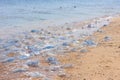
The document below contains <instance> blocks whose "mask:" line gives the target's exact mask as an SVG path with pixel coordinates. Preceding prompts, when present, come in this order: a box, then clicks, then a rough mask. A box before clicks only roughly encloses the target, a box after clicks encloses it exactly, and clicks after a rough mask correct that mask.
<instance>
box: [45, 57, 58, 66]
mask: <svg viewBox="0 0 120 80" xmlns="http://www.w3.org/2000/svg"><path fill="white" fill-rule="evenodd" d="M46 61H47V62H48V63H50V64H58V61H57V59H56V58H55V57H48V58H47V60H46Z"/></svg>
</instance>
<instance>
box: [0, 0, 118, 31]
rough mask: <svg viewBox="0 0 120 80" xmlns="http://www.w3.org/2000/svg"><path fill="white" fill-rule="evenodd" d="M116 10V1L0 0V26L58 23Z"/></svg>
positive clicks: (111, 12)
mask: <svg viewBox="0 0 120 80" xmlns="http://www.w3.org/2000/svg"><path fill="white" fill-rule="evenodd" d="M117 13H120V0H0V28H1V29H2V28H3V27H4V28H8V27H9V28H10V27H24V26H29V25H30V26H40V25H42V27H45V26H49V25H53V24H54V25H58V24H64V23H68V22H74V21H82V20H87V19H91V18H95V17H101V16H104V15H114V14H117Z"/></svg>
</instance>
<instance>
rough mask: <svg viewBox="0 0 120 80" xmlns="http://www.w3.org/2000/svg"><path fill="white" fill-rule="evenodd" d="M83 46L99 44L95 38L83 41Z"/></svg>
mask: <svg viewBox="0 0 120 80" xmlns="http://www.w3.org/2000/svg"><path fill="white" fill-rule="evenodd" d="M82 45H83V46H96V45H97V44H96V43H95V41H93V40H85V41H84V42H83V43H82Z"/></svg>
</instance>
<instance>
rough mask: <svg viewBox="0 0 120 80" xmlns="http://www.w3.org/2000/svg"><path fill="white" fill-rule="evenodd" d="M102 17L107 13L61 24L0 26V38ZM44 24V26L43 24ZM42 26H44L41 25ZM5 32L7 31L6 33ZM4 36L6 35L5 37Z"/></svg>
mask: <svg viewBox="0 0 120 80" xmlns="http://www.w3.org/2000/svg"><path fill="white" fill-rule="evenodd" d="M116 15H118V14H115V15H109V16H111V17H112V16H116ZM104 17H108V16H107V15H105V16H102V17H95V18H92V19H87V20H81V21H80V20H77V21H72V22H68V23H67V22H64V23H63V24H54V23H53V24H51V25H49V23H50V21H47V22H46V21H45V22H43V23H42V25H35V26H30V25H26V26H13V27H5V28H4V27H2V28H1V30H0V32H1V33H0V36H1V38H3V39H5V38H8V37H9V38H10V36H12V35H15V34H20V33H22V32H29V31H30V30H32V29H38V30H40V29H45V30H49V29H50V30H53V28H60V29H62V28H64V27H65V26H68V27H69V26H71V25H72V26H77V27H80V26H84V25H87V24H89V23H91V22H92V21H93V20H95V19H99V18H104ZM44 24H45V26H44ZM43 26H44V27H43ZM64 29H65V28H64ZM6 32H7V33H6ZM5 36H6V37H5Z"/></svg>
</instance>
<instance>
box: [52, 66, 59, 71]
mask: <svg viewBox="0 0 120 80" xmlns="http://www.w3.org/2000/svg"><path fill="white" fill-rule="evenodd" d="M60 68H61V67H60V66H50V70H51V71H58V70H60Z"/></svg>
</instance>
